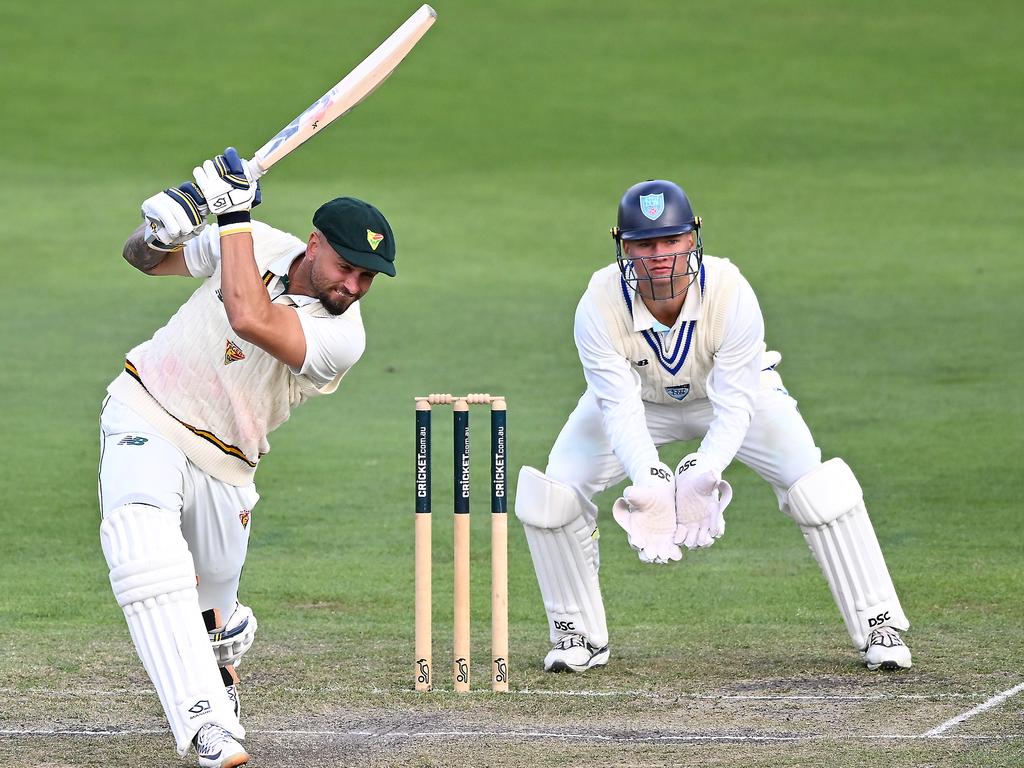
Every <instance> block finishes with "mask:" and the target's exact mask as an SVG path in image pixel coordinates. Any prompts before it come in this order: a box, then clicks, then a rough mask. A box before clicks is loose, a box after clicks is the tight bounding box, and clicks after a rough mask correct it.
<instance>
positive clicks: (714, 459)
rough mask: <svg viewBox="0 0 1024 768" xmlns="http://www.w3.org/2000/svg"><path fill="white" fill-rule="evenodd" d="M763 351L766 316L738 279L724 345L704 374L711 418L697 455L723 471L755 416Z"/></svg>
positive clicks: (727, 315)
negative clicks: (708, 373) (712, 412)
mask: <svg viewBox="0 0 1024 768" xmlns="http://www.w3.org/2000/svg"><path fill="white" fill-rule="evenodd" d="M764 351H765V343H764V318H763V317H762V315H761V307H760V305H759V304H758V302H757V297H756V296H755V295H754V290H753V288H751V287H750V283H748V282H747V281H746V279H745V278H743V277H741V278H740V282H739V285H738V286H737V289H736V292H735V293H734V294H733V297H732V301H731V303H730V306H729V308H728V311H727V313H726V316H725V331H724V337H723V339H722V346H721V348H720V349H719V350H718V352H717V353H715V361H714V364H713V365H712V368H711V374H710V375H709V376H708V399H709V400H710V401H711V406H712V408H713V409H714V414H715V415H714V418H713V419H712V420H711V424H710V426H709V427H708V431H707V434H705V435H704V439H703V440H702V441H701V444H700V448H699V449H698V453H700V454H701V455H702V456H704V457H705V458H706V459H707V462H708V466H709V468H710V469H713V470H716V471H718V472H722V471H724V470H725V468H726V467H727V466H729V464H730V463H731V462H732V460H733V459H734V458H735V457H736V452H737V451H739V449H740V446H741V445H742V444H743V440H744V438H745V437H746V435H747V430H748V429H749V428H750V421H751V419H752V418H753V416H754V407H755V399H756V397H757V391H758V388H759V386H760V380H761V367H762V360H763V356H764Z"/></svg>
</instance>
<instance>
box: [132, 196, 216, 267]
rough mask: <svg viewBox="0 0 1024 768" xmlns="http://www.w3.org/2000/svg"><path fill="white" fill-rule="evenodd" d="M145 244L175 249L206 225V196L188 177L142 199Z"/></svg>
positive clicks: (152, 246) (160, 248) (161, 249)
mask: <svg viewBox="0 0 1024 768" xmlns="http://www.w3.org/2000/svg"><path fill="white" fill-rule="evenodd" d="M142 218H143V220H144V221H145V223H146V244H147V245H149V247H150V248H153V249H155V250H158V251H175V250H177V249H178V248H180V247H181V246H182V245H183V244H184V243H186V242H188V241H189V240H191V239H192V238H193V237H195V236H196V235H198V234H199V233H200V232H202V231H203V228H204V227H205V226H206V199H205V198H204V197H203V195H202V193H201V192H200V191H199V190H198V189H197V188H196V185H195V184H193V183H192V182H191V181H187V182H185V183H184V184H182V185H181V186H179V187H175V188H173V189H165V190H164V191H163V192H158V193H157V194H155V195H153V196H152V197H149V198H146V199H145V200H143V201H142Z"/></svg>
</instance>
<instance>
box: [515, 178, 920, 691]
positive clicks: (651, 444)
mask: <svg viewBox="0 0 1024 768" xmlns="http://www.w3.org/2000/svg"><path fill="white" fill-rule="evenodd" d="M613 236H614V238H615V241H616V264H611V265H609V266H607V267H605V268H604V269H601V270H599V271H598V272H596V273H595V274H594V276H593V278H592V279H591V281H590V285H589V287H588V288H587V291H586V293H585V294H584V296H583V298H582V300H581V301H580V304H579V307H578V308H577V311H576V322H575V339H576V346H577V348H578V350H579V355H580V360H581V361H582V363H583V371H584V375H585V377H586V380H587V385H588V386H587V391H586V392H585V393H584V394H583V396H582V397H581V398H580V401H579V404H578V405H577V407H576V409H575V410H574V411H573V413H572V414H571V415H570V416H569V419H568V422H567V423H566V424H565V426H564V427H563V429H562V431H561V433H560V434H559V436H558V439H557V440H556V441H555V444H554V447H553V448H552V449H551V453H550V455H549V457H548V465H547V468H546V470H545V471H544V472H539V471H537V470H536V469H533V468H532V467H524V468H523V469H522V472H521V473H520V475H519V485H518V489H517V493H516V514H517V516H518V517H519V519H520V520H522V522H523V525H524V529H525V531H526V538H527V541H528V543H529V546H530V552H531V554H532V555H533V562H534V567H535V568H536V571H537V580H538V582H539V585H540V590H541V595H542V597H543V599H544V607H545V610H546V611H547V615H548V620H549V623H550V631H551V641H552V642H553V643H554V647H553V648H552V650H551V652H550V653H548V655H547V657H546V658H545V660H544V667H545V669H546V670H548V671H553V672H559V671H573V672H580V671H583V670H585V669H588V668H590V667H595V666H600V665H603V664H606V663H607V661H608V657H609V650H608V626H607V622H606V620H605V612H604V603H603V600H602V597H601V590H600V586H599V582H598V564H599V560H598V547H597V541H596V531H597V507H596V505H595V504H594V503H593V501H592V499H593V497H594V496H595V495H596V494H598V493H600V492H601V491H603V490H605V489H607V488H608V487H610V486H612V485H614V484H616V483H618V482H620V481H621V480H623V479H624V478H625V477H627V476H628V477H629V478H630V479H631V480H632V485H630V486H629V487H627V488H626V489H625V491H624V493H623V498H622V499H619V500H618V502H616V504H615V505H614V508H613V516H614V518H615V520H616V522H618V523H619V524H620V525H621V526H622V527H623V528H624V529H625V530H626V532H627V536H628V539H629V543H630V545H631V546H632V547H633V548H634V549H635V550H636V551H637V552H638V553H639V556H640V559H641V560H643V561H644V562H650V563H669V562H671V561H674V560H679V559H680V558H681V557H682V550H681V549H680V547H686V548H690V549H692V548H696V547H706V546H710V545H711V544H712V543H713V542H714V540H715V539H717V538H718V537H720V536H721V535H722V534H723V533H724V531H725V519H724V517H723V515H722V513H723V511H724V509H725V507H726V505H727V504H728V503H729V500H730V499H731V497H732V490H731V488H730V486H729V484H728V483H727V482H725V481H724V480H722V472H723V471H724V470H725V468H726V467H727V466H728V465H729V464H730V463H731V462H732V461H733V459H734V458H735V459H739V460H740V461H741V462H743V463H744V464H746V465H747V466H749V467H750V468H751V469H753V470H754V471H755V472H757V474H759V475H760V476H761V477H762V478H764V479H765V480H766V481H767V482H768V483H769V484H770V485H771V486H772V488H773V490H774V491H775V494H776V496H777V497H778V500H779V506H780V508H781V509H782V510H783V511H784V512H786V513H787V514H788V515H789V516H790V517H791V518H792V519H793V520H794V521H795V522H796V524H797V525H798V526H799V527H800V529H801V531H803V534H804V538H805V539H806V541H807V543H808V545H809V546H810V549H811V551H812V552H813V553H814V556H815V558H816V559H817V561H818V564H819V565H820V566H821V569H822V572H823V573H824V575H825V578H826V580H827V581H828V584H829V587H830V588H831V590H832V596H833V597H834V598H835V601H836V605H837V606H838V608H839V612H840V614H841V615H842V617H843V621H844V622H845V624H846V629H847V631H848V632H849V635H850V640H851V641H852V643H853V646H854V647H855V648H856V649H857V650H859V651H861V652H862V658H863V660H864V662H865V664H866V665H867V667H868V668H869V669H872V670H874V669H879V668H882V669H899V668H909V667H910V665H911V659H910V650H909V648H907V646H906V645H905V644H904V643H903V641H902V639H901V638H900V635H899V633H898V632H897V631H896V630H905V629H908V628H909V626H910V625H909V622H908V621H907V617H906V616H905V615H904V613H903V608H902V607H901V606H900V601H899V599H898V597H897V596H896V590H895V589H894V587H893V584H892V580H891V579H890V577H889V571H888V569H887V568H886V565H885V560H884V559H883V557H882V552H881V550H880V548H879V545H878V540H877V538H876V537H875V532H874V529H873V528H872V526H871V521H870V520H869V519H868V513H867V510H866V509H865V507H864V499H863V493H862V491H861V487H860V485H859V484H858V482H857V479H856V478H855V477H854V475H853V472H852V471H851V470H850V468H849V467H848V466H847V465H846V463H845V462H843V461H842V459H831V460H829V461H826V462H824V463H822V461H821V452H820V450H819V449H818V447H817V446H816V445H815V444H814V440H813V438H812V437H811V433H810V431H809V430H808V428H807V425H806V424H805V423H804V420H803V417H802V416H801V415H800V412H799V411H798V410H797V407H796V401H795V400H794V399H793V398H792V397H790V396H789V394H788V393H787V392H786V390H785V389H784V388H783V385H782V379H781V378H780V376H779V374H778V373H777V372H776V370H775V367H776V365H777V364H778V363H779V362H780V360H781V359H782V358H781V355H779V354H778V353H777V352H770V351H767V349H766V346H765V342H764V322H763V319H762V316H761V310H760V308H759V306H758V303H757V299H756V297H755V295H754V293H753V290H752V289H751V287H750V285H749V283H747V281H746V280H745V279H744V278H743V276H742V275H741V274H740V272H739V270H738V269H737V268H736V267H735V266H733V265H732V264H731V263H730V262H729V261H728V260H726V259H720V258H715V257H713V256H704V253H703V245H702V243H701V239H700V220H699V219H697V218H695V217H694V215H693V210H692V208H691V206H690V202H689V200H688V199H687V197H686V195H685V193H684V192H683V190H682V189H680V188H679V187H678V186H677V185H675V184H673V183H671V182H667V181H649V182H641V183H640V184H636V185H634V186H633V187H631V188H630V189H629V190H627V191H626V193H625V195H624V196H623V198H622V201H621V202H620V205H619V212H618V226H617V227H616V228H615V229H613ZM696 439H700V446H699V448H698V450H697V451H696V452H695V453H691V454H689V455H688V456H685V457H683V459H682V460H681V461H680V462H679V464H678V465H677V466H676V468H675V471H674V472H673V470H672V469H670V468H669V467H668V466H667V465H665V464H663V463H662V462H661V460H660V458H659V456H658V452H657V447H658V446H661V445H664V444H666V443H670V442H674V441H687V440H696Z"/></svg>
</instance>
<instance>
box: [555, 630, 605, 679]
mask: <svg viewBox="0 0 1024 768" xmlns="http://www.w3.org/2000/svg"><path fill="white" fill-rule="evenodd" d="M608 656H609V652H608V646H607V645H606V646H604V647H603V648H595V647H594V646H592V645H591V644H590V643H588V642H587V641H586V638H584V637H583V636H582V635H566V636H565V637H561V638H559V639H558V642H557V643H555V647H554V648H552V649H551V650H550V651H548V655H547V656H545V657H544V671H545V672H583V671H584V670H587V669H590V668H591V667H603V666H604V665H605V664H607V663H608Z"/></svg>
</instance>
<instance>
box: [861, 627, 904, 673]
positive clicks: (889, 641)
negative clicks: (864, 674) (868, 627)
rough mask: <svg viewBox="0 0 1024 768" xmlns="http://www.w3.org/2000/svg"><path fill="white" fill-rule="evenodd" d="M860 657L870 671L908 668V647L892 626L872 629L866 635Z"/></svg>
mask: <svg viewBox="0 0 1024 768" xmlns="http://www.w3.org/2000/svg"><path fill="white" fill-rule="evenodd" d="M861 658H863V659H864V664H865V665H867V668H868V669H870V670H871V671H872V672H874V671H875V670H876V669H886V670H895V669H910V649H909V648H908V647H907V646H906V643H904V642H903V638H902V637H900V633H899V632H897V631H896V630H895V629H893V628H892V627H879V628H878V629H875V630H872V632H871V634H870V635H868V647H867V648H865V649H864V650H863V651H861Z"/></svg>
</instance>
